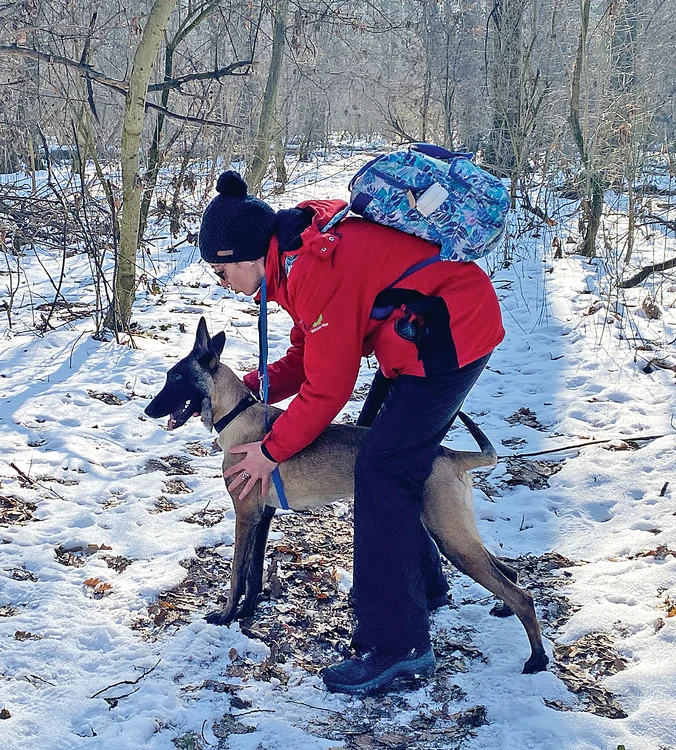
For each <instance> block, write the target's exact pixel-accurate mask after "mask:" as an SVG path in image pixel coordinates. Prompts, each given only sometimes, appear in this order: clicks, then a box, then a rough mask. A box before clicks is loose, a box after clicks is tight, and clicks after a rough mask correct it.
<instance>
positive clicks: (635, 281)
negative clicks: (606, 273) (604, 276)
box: [620, 258, 676, 289]
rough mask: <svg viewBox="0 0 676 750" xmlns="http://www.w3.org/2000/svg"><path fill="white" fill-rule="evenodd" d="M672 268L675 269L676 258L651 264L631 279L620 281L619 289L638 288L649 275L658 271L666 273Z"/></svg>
mask: <svg viewBox="0 0 676 750" xmlns="http://www.w3.org/2000/svg"><path fill="white" fill-rule="evenodd" d="M674 267H676V258H670V259H669V260H665V261H664V262H662V263H653V264H652V265H650V266H645V267H644V268H642V269H641V270H640V271H639V272H638V273H637V274H635V275H634V276H632V277H631V278H629V279H627V280H626V281H622V282H621V283H620V289H631V288H632V287H634V286H638V285H639V284H640V283H641V282H642V281H645V279H647V278H648V276H650V275H651V274H653V273H657V272H658V271H667V270H668V269H670V268H674Z"/></svg>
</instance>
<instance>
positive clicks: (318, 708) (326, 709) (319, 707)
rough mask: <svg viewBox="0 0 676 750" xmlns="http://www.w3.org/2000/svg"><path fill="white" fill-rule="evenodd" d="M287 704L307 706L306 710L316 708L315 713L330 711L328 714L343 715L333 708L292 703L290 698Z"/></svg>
mask: <svg viewBox="0 0 676 750" xmlns="http://www.w3.org/2000/svg"><path fill="white" fill-rule="evenodd" d="M286 702H287V703H295V704H296V705H297V706H305V707H306V708H314V709H315V711H328V713H330V714H335V715H336V716H342V715H343V714H342V713H341V712H340V711H334V710H333V709H332V708H323V707H322V706H313V705H311V704H310V703H303V701H292V700H291V699H290V698H287V699H286Z"/></svg>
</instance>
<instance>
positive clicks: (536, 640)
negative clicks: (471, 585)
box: [433, 533, 549, 674]
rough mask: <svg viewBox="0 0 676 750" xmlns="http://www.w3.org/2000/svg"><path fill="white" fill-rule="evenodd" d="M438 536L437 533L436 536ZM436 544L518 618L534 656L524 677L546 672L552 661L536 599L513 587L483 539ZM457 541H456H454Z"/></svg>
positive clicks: (438, 540)
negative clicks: (538, 615) (494, 561)
mask: <svg viewBox="0 0 676 750" xmlns="http://www.w3.org/2000/svg"><path fill="white" fill-rule="evenodd" d="M433 536H434V533H433ZM435 541H436V542H437V544H438V545H439V549H441V551H442V552H443V554H444V555H446V557H448V559H449V560H450V561H451V562H452V563H453V564H454V565H455V566H456V567H457V568H458V569H459V570H461V571H462V572H463V573H465V575H468V576H469V577H470V578H473V579H474V580H475V581H476V582H477V583H479V584H481V585H482V586H483V587H484V588H487V589H488V590H489V591H490V592H491V594H494V595H495V596H497V597H499V598H500V599H502V601H503V602H504V603H505V604H506V605H507V606H508V607H509V608H510V609H511V610H512V611H513V612H514V614H516V616H517V617H518V618H519V620H520V621H521V624H522V625H523V626H524V628H525V630H526V634H527V635H528V640H529V642H530V647H531V655H530V657H529V659H528V661H526V663H525V664H524V667H523V673H524V674H532V673H534V672H542V671H543V670H544V669H546V668H547V663H548V662H549V659H548V658H547V654H545V649H544V646H543V644H542V633H541V631H540V625H539V623H538V621H537V616H536V615H535V607H534V606H533V597H532V596H531V595H530V594H529V593H528V592H527V591H523V590H522V589H520V588H519V587H518V586H516V585H515V584H514V583H512V582H511V581H510V580H509V578H507V576H505V575H504V573H502V571H501V570H500V569H499V568H498V567H497V566H496V565H495V564H494V563H493V561H492V560H491V558H490V556H489V554H488V552H487V551H486V549H485V548H484V546H483V544H482V543H481V541H480V540H479V539H476V540H473V539H471V538H470V537H465V538H464V539H463V540H462V541H461V542H460V543H459V544H455V545H449V544H447V543H446V541H445V540H444V539H443V538H437V537H436V536H435ZM454 541H455V540H454Z"/></svg>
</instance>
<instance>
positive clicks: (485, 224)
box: [322, 143, 510, 261]
mask: <svg viewBox="0 0 676 750" xmlns="http://www.w3.org/2000/svg"><path fill="white" fill-rule="evenodd" d="M471 157H472V154H465V153H453V152H451V151H447V150H446V149H445V148H441V147H440V146H434V145H432V144H430V143H414V144H412V145H411V146H409V148H408V149H407V150H405V151H393V152H392V153H390V154H381V155H380V156H377V157H376V158H375V159H372V160H371V161H369V162H368V163H367V164H365V165H364V166H363V167H362V168H361V169H360V170H359V171H358V172H357V174H356V175H355V176H354V177H353V178H352V179H351V180H350V184H349V188H350V191H351V196H350V203H349V205H348V206H347V208H346V209H344V210H343V211H340V212H339V213H338V214H336V216H334V217H333V219H331V221H330V222H329V223H328V224H327V225H326V226H325V227H324V228H323V229H322V231H323V232H326V231H328V230H329V229H331V228H332V227H334V226H335V225H336V224H337V223H338V222H339V221H340V220H341V219H342V218H344V217H345V216H346V215H347V214H348V212H349V211H352V212H354V213H356V214H359V215H360V216H362V217H363V218H365V219H369V220H370V221H374V222H376V223H378V224H384V225H385V226H388V227H394V228H395V229H399V230H401V231H402V232H406V233H407V234H413V235H415V236H416V237H422V238H423V239H425V240H428V241H429V242H433V243H435V244H437V245H441V251H440V255H441V258H442V260H454V261H470V260H476V259H477V258H481V257H483V256H484V255H487V254H488V253H489V252H491V250H493V249H494V248H495V247H496V245H497V244H498V242H499V240H500V238H501V236H502V234H503V232H504V229H505V221H506V217H507V212H508V211H509V207H510V198H509V193H508V192H507V189H506V188H505V186H504V185H503V184H502V182H500V180H499V179H497V177H494V176H493V175H491V174H489V173H488V172H486V171H485V170H484V169H481V167H477V166H476V164H473V163H472V161H471Z"/></svg>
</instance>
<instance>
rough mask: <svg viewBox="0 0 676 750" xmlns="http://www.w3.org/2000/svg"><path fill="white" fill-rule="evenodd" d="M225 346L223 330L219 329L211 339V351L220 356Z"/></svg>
mask: <svg viewBox="0 0 676 750" xmlns="http://www.w3.org/2000/svg"><path fill="white" fill-rule="evenodd" d="M224 346H225V331H220V332H219V333H217V334H216V335H215V336H214V337H213V338H212V339H211V351H212V352H213V353H214V354H215V355H216V356H217V357H220V356H221V354H222V353H223V347H224Z"/></svg>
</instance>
